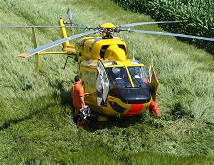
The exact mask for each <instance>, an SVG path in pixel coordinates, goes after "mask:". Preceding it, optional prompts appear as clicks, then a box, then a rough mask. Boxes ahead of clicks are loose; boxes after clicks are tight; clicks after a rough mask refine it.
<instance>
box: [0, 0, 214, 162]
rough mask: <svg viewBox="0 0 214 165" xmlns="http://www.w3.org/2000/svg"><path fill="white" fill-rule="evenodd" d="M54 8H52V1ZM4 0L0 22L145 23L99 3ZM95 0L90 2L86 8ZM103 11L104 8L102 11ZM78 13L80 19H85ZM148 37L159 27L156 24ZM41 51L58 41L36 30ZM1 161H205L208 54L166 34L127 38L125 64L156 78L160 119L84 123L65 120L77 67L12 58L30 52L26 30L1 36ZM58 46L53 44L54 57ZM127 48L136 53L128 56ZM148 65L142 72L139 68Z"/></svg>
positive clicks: (209, 132)
mask: <svg viewBox="0 0 214 165" xmlns="http://www.w3.org/2000/svg"><path fill="white" fill-rule="evenodd" d="M51 2H53V3H51ZM51 2H50V1H47V2H46V1H41V0H35V1H34V3H33V4H32V1H30V0H26V1H21V0H16V1H14V0H8V1H3V2H1V4H0V16H1V18H2V19H1V22H0V24H1V25H57V24H58V20H59V18H60V17H63V18H67V16H66V10H67V8H68V7H70V8H71V10H72V12H73V19H74V22H75V23H76V24H78V25H90V26H97V25H98V24H101V23H105V22H112V23H115V24H125V23H131V22H141V21H151V19H150V17H149V16H145V15H140V14H136V13H132V12H130V11H124V10H122V9H121V8H120V7H118V6H116V5H115V4H114V3H113V2H111V1H109V0H106V1H99V0H97V1H90V0H86V1H84V2H83V1H79V0H73V1H66V2H65V1H51ZM92 2H93V5H92ZM106 6H111V8H106ZM83 11H84V12H83ZM146 28H147V29H148V30H161V29H159V28H158V27H157V26H156V25H152V26H148V27H146ZM36 33H37V36H38V40H39V45H42V44H45V43H49V42H51V41H54V40H56V39H59V38H60V37H61V34H60V33H59V30H58V29H37V30H36ZM0 35H1V38H0V50H1V54H0V59H1V60H0V70H1V71H0V91H1V92H0V112H1V113H0V148H1V149H0V162H1V164H83V163H85V164H211V163H212V162H213V154H214V153H213V151H214V138H213V137H214V136H213V135H214V127H213V123H214V113H213V107H214V103H213V84H214V82H213V81H214V79H213V77H214V73H213V69H214V66H213V62H212V60H213V59H212V56H211V55H210V54H207V53H206V52H204V51H203V50H199V49H196V48H195V47H193V46H189V45H186V44H183V43H180V42H178V41H177V40H176V39H174V38H171V37H164V36H152V35H143V34H140V35H139V34H135V33H130V34H125V33H120V34H118V36H120V37H122V38H124V39H125V40H126V41H127V42H128V44H129V52H130V58H132V55H133V52H135V58H136V59H138V60H140V61H141V62H143V63H145V64H146V65H147V66H148V64H149V61H150V58H151V57H152V58H153V59H154V65H155V69H156V72H157V76H158V78H159V82H160V85H159V90H158V95H157V104H158V107H159V108H160V111H161V115H162V116H161V118H155V117H152V116H150V115H149V114H148V112H146V113H145V114H144V115H143V116H139V117H133V118H127V119H109V122H104V123H103V122H96V121H94V122H93V123H91V125H90V126H88V127H86V128H85V129H82V128H80V129H79V128H77V127H76V126H75V125H74V124H73V122H72V121H71V118H72V115H71V113H72V112H71V109H70V88H71V85H72V83H73V77H74V75H75V73H74V72H75V70H76V68H77V64H76V63H75V62H74V61H73V60H71V59H69V63H68V64H67V67H66V69H65V70H62V69H61V67H63V66H64V62H65V59H66V57H65V56H62V55H53V56H43V57H41V72H40V73H39V74H38V73H36V72H35V62H34V58H29V59H20V58H17V55H18V54H19V53H23V52H26V51H28V50H31V49H32V48H33V43H32V42H31V40H32V34H31V29H0ZM57 49H61V48H60V46H58V47H56V48H53V50H57ZM133 49H134V51H133ZM147 68H148V67H147Z"/></svg>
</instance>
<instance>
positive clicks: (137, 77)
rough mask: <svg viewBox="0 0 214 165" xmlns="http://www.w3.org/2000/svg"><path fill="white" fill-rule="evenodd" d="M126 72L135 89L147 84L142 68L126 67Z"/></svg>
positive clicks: (144, 71)
mask: <svg viewBox="0 0 214 165" xmlns="http://www.w3.org/2000/svg"><path fill="white" fill-rule="evenodd" d="M128 70H129V73H130V75H131V78H132V81H133V83H134V86H135V87H139V86H142V85H145V84H148V76H147V74H146V69H145V67H144V66H131V67H128Z"/></svg>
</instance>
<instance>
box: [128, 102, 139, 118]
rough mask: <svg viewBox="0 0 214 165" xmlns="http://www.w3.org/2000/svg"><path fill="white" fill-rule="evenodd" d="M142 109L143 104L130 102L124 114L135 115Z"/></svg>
mask: <svg viewBox="0 0 214 165" xmlns="http://www.w3.org/2000/svg"><path fill="white" fill-rule="evenodd" d="M142 109H143V104H131V107H130V109H129V111H128V112H127V113H126V114H125V116H131V115H137V114H139V112H140V111H141V110H142Z"/></svg>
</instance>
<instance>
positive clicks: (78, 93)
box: [71, 82, 85, 109]
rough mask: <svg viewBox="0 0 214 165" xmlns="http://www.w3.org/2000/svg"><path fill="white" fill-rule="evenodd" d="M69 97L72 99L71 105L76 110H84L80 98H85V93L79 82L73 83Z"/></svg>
mask: <svg viewBox="0 0 214 165" xmlns="http://www.w3.org/2000/svg"><path fill="white" fill-rule="evenodd" d="M71 96H72V99H73V105H74V107H75V108H77V109H81V108H84V105H83V104H82V102H81V100H80V97H84V96H85V92H84V89H83V86H82V85H81V84H80V83H79V82H75V83H74V85H73V86H72V89H71Z"/></svg>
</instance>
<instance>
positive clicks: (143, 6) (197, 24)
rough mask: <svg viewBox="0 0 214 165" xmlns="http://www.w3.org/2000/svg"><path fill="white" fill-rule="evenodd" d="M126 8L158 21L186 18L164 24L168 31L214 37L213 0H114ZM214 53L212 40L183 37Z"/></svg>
mask: <svg viewBox="0 0 214 165" xmlns="http://www.w3.org/2000/svg"><path fill="white" fill-rule="evenodd" d="M113 1H115V2H116V3H117V4H118V5H120V6H122V7H123V8H125V9H129V10H132V11H134V12H140V13H146V14H149V15H150V16H151V17H152V18H154V19H156V20H158V21H161V20H162V21H164V20H168V21H169V20H170V21H172V20H186V22H185V23H182V24H179V25H177V24H176V25H173V24H170V25H162V27H163V28H165V29H166V30H168V31H171V32H174V33H184V34H190V35H198V36H204V37H209V38H214V7H213V6H214V1H213V0H124V1H122V0H113ZM182 40H184V41H188V42H190V43H193V44H195V45H197V46H198V47H199V48H203V49H205V50H206V51H208V52H210V53H212V54H214V45H213V43H212V42H209V41H203V40H192V39H191V40H190V39H182Z"/></svg>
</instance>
